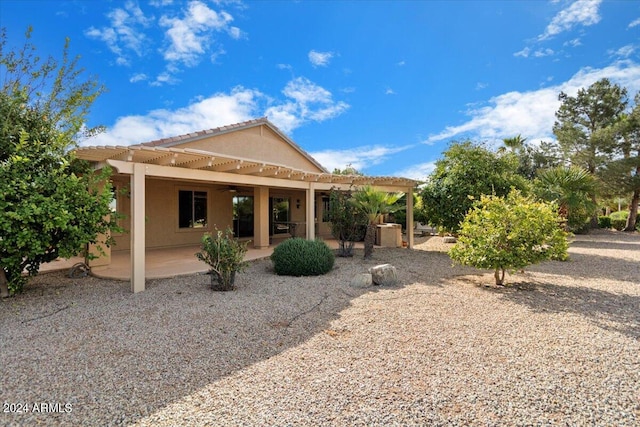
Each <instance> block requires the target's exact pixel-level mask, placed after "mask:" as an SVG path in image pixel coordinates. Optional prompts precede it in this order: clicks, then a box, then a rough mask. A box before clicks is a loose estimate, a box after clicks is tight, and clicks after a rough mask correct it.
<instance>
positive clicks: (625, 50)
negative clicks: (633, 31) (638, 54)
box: [608, 44, 636, 58]
mask: <svg viewBox="0 0 640 427" xmlns="http://www.w3.org/2000/svg"><path fill="white" fill-rule="evenodd" d="M635 50H636V47H635V46H634V45H632V44H628V45H626V46H622V47H621V48H619V49H617V50H610V51H609V52H608V53H609V55H611V56H614V57H618V58H628V57H630V56H631V55H632V54H633V52H635Z"/></svg>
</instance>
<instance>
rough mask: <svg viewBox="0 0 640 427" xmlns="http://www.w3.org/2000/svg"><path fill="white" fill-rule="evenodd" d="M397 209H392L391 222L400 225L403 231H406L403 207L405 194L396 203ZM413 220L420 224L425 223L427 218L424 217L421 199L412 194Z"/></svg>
mask: <svg viewBox="0 0 640 427" xmlns="http://www.w3.org/2000/svg"><path fill="white" fill-rule="evenodd" d="M397 203H398V206H399V208H397V209H394V210H395V212H394V213H393V215H392V216H393V221H394V222H395V223H397V224H401V225H402V228H403V230H406V229H407V211H406V209H404V207H405V206H406V205H407V195H406V193H405V194H403V195H402V197H400V199H398V201H397ZM413 220H414V221H417V222H421V223H425V222H427V218H426V217H425V215H424V203H423V202H422V197H421V196H420V195H419V194H417V193H413Z"/></svg>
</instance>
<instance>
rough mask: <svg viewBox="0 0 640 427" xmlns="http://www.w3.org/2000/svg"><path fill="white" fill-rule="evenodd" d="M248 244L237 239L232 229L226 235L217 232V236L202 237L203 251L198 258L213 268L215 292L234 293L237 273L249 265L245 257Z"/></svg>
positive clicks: (212, 276) (212, 277) (206, 235)
mask: <svg viewBox="0 0 640 427" xmlns="http://www.w3.org/2000/svg"><path fill="white" fill-rule="evenodd" d="M248 243H249V242H240V241H238V240H237V239H235V238H234V237H233V231H232V230H231V229H230V228H227V229H226V231H225V232H224V233H222V231H220V230H216V234H215V235H211V234H208V233H207V234H205V235H204V236H202V251H201V252H198V253H197V254H196V257H197V258H198V259H199V260H200V261H204V262H206V263H207V264H209V266H210V267H211V271H210V273H211V287H212V288H213V289H214V290H216V291H232V290H233V289H234V288H235V284H234V282H235V277H236V272H238V271H242V270H243V269H244V268H245V267H246V265H247V262H246V261H245V260H244V255H245V254H246V253H247V244H248ZM214 279H216V280H217V285H216V283H215V281H214Z"/></svg>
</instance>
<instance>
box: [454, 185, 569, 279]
mask: <svg viewBox="0 0 640 427" xmlns="http://www.w3.org/2000/svg"><path fill="white" fill-rule="evenodd" d="M560 222H561V217H560V216H559V215H558V214H557V213H556V212H555V206H554V205H552V204H549V203H546V202H536V201H535V200H533V199H531V198H527V197H524V196H522V195H521V194H520V193H519V192H518V191H515V190H514V191H512V192H511V193H509V194H508V195H507V197H506V198H504V197H497V196H481V198H480V200H479V201H476V202H475V203H474V205H473V208H472V209H471V210H470V211H469V213H468V214H467V215H466V216H465V218H464V220H463V221H462V223H461V224H460V234H459V237H458V242H457V243H456V244H455V246H454V247H453V248H451V250H450V251H449V255H450V256H451V259H453V260H454V261H455V262H457V263H459V264H463V265H470V266H473V267H476V268H487V269H493V270H494V277H495V280H496V285H503V284H504V273H505V270H517V269H521V268H524V267H526V266H528V265H530V264H535V263H538V262H540V261H544V260H549V259H552V260H565V259H567V256H568V255H567V248H568V243H567V233H565V232H564V231H563V230H562V229H561V228H560Z"/></svg>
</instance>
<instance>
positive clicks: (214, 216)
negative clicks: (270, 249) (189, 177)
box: [112, 176, 331, 251]
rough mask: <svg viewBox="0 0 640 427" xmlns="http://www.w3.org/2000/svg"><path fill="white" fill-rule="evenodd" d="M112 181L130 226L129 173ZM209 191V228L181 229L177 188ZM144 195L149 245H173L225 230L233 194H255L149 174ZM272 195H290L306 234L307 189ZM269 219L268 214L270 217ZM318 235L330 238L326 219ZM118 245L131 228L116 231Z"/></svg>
mask: <svg viewBox="0 0 640 427" xmlns="http://www.w3.org/2000/svg"><path fill="white" fill-rule="evenodd" d="M113 183H114V185H115V187H116V189H117V192H118V194H117V210H118V213H119V214H120V215H122V216H123V218H122V219H120V225H121V226H122V227H123V228H124V229H125V230H127V231H128V230H129V224H130V213H131V200H130V198H129V195H128V191H127V189H128V187H129V180H128V179H127V177H122V176H120V177H115V178H114V179H113ZM179 190H192V191H206V192H207V215H208V225H207V227H206V228H197V229H184V228H183V229H181V228H179V227H178V191H179ZM145 192H146V199H145V217H146V234H145V237H146V239H145V241H146V247H147V248H162V247H171V246H185V245H197V244H198V243H200V240H201V238H202V235H203V234H204V233H205V232H212V231H214V230H215V228H216V227H217V228H218V229H219V230H224V229H226V228H227V227H231V226H232V223H233V221H232V220H233V196H236V195H246V196H253V191H252V190H251V189H249V188H247V189H240V191H239V192H237V193H231V192H229V191H228V186H221V185H216V184H206V183H201V182H198V183H189V182H181V181H173V180H160V179H152V178H147V180H146V186H145ZM269 197H283V198H288V199H289V206H290V219H289V220H290V221H291V222H295V223H299V224H300V225H299V226H298V228H297V231H296V235H297V236H298V237H304V236H305V226H304V224H305V222H306V215H305V212H306V209H307V206H306V194H305V192H304V191H295V190H286V189H271V190H270V191H269ZM316 200H317V203H318V211H317V218H318V219H319V220H320V221H322V201H321V196H318V197H317V198H316ZM267 220H268V218H267ZM316 231H317V234H318V237H324V238H330V237H331V230H330V228H329V226H328V224H327V223H320V224H319V225H318V227H317V228H316ZM114 239H115V241H116V245H115V246H114V247H113V248H112V250H113V251H120V250H129V249H130V235H129V233H128V232H124V233H120V234H115V235H114Z"/></svg>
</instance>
